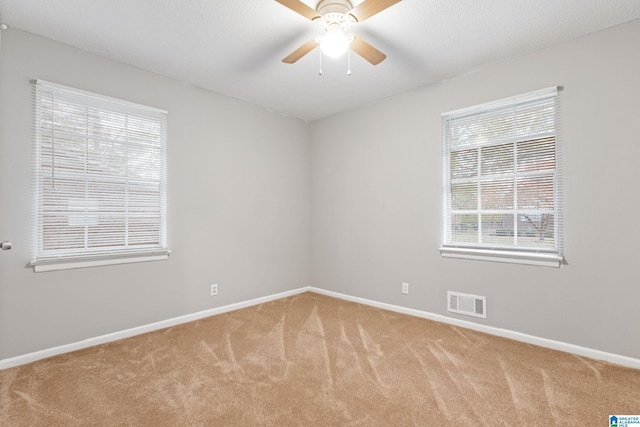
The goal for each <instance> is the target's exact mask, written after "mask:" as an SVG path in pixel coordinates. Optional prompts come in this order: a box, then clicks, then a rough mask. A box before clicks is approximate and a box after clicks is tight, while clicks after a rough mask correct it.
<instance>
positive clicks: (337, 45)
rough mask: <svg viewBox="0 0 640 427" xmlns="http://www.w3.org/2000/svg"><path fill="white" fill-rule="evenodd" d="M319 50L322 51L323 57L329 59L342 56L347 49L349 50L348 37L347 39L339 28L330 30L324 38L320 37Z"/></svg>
mask: <svg viewBox="0 0 640 427" xmlns="http://www.w3.org/2000/svg"><path fill="white" fill-rule="evenodd" d="M320 49H322V53H324V54H325V55H327V56H329V57H331V58H338V57H340V56H342V55H344V53H345V52H346V51H347V49H349V37H347V35H346V34H345V33H344V32H343V31H342V28H340V27H339V26H338V27H337V28H330V29H329V31H327V33H326V34H325V35H324V37H322V41H321V42H320Z"/></svg>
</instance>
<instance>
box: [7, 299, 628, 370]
mask: <svg viewBox="0 0 640 427" xmlns="http://www.w3.org/2000/svg"><path fill="white" fill-rule="evenodd" d="M304 292H314V293H316V294H320V295H326V296H329V297H334V298H339V299H342V300H345V301H351V302H356V303H360V304H364V305H368V306H372V307H377V308H382V309H384V310H390V311H394V312H397V313H402V314H408V315H410V316H416V317H421V318H424V319H429V320H434V321H436V322H442V323H447V324H450V325H454V326H459V327H462V328H467V329H472V330H474V331H479V332H484V333H487V334H490V335H496V336H499V337H503V338H509V339H512V340H514V341H520V342H524V343H527V344H533V345H537V346H540V347H546V348H550V349H553V350H559V351H564V352H566V353H572V354H576V355H579V356H584V357H589V358H591V359H596V360H604V361H606V362H610V363H615V364H617V365H621V366H626V367H629V368H634V369H640V359H635V358H632V357H627V356H622V355H619V354H614V353H608V352H605V351H600V350H595V349H591V348H587V347H581V346H579V345H575V344H569V343H565V342H562V341H555V340H550V339H547V338H541V337H536V336H534V335H528V334H524V333H521V332H516V331H512V330H509V329H502V328H496V327H494V326H487V325H482V324H479V323H474V322H470V321H467V320H460V319H456V318H453V317H448V316H443V315H440V314H435V313H430V312H427V311H422V310H416V309H413V308H407V307H402V306H398V305H393V304H387V303H383V302H378V301H373V300H369V299H366V298H360V297H354V296H351V295H347V294H342V293H339V292H333V291H328V290H326V289H320V288H316V287H313V286H304V287H301V288H298V289H293V290H290V291H285V292H280V293H277V294H272V295H268V296H264V297H260V298H255V299H251V300H247V301H242V302H238V303H234V304H229V305H225V306H222V307H216V308H212V309H209V310H204V311H199V312H196V313H192V314H187V315H184V316H179V317H174V318H172V319H167V320H162V321H159V322H154V323H150V324H148V325H143V326H138V327H135V328H131V329H126V330H123V331H119V332H113V333H110V334H105V335H100V336H97V337H94V338H88V339H86V340H83V341H78V342H75V343H71V344H65V345H61V346H57V347H52V348H49V349H45V350H40V351H36V352H33V353H27V354H24V355H21V356H16V357H11V358H8V359H4V360H0V370H3V369H9V368H13V367H15V366H20V365H26V364H27V363H31V362H35V361H38V360H41V359H46V358H48V357H53V356H57V355H60V354H64V353H70V352H72V351H76V350H82V349H84V348H88V347H93V346H96V345H100V344H106V343H109V342H113V341H117V340H121V339H124V338H129V337H133V336H136V335H140V334H144V333H147V332H153V331H157V330H159V329H165V328H169V327H172V326H177V325H180V324H183V323H188V322H193V321H194V320H200V319H203V318H205V317H209V316H215V315H216V314H222V313H227V312H230V311H234V310H239V309H241V308H247V307H251V306H255V305H259V304H263V303H266V302H270V301H275V300H277V299H281V298H286V297H289V296H293V295H298V294H301V293H304Z"/></svg>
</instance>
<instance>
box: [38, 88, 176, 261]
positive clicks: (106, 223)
mask: <svg viewBox="0 0 640 427" xmlns="http://www.w3.org/2000/svg"><path fill="white" fill-rule="evenodd" d="M33 93H34V96H33V101H34V160H35V165H34V173H35V179H34V185H35V198H34V204H35V209H34V210H35V223H36V227H35V228H36V230H35V240H36V241H35V244H34V247H35V256H34V258H35V259H34V261H32V263H31V265H32V266H33V267H34V271H36V272H38V271H48V270H58V269H65V268H77V267H87V266H95V265H105V264H116V263H128V262H138V261H151V260H159V259H166V258H167V257H168V254H169V251H168V247H167V197H166V193H167V184H166V145H167V138H166V130H167V113H166V112H164V111H161V110H157V109H153V108H150V107H145V106H141V105H136V104H131V103H127V102H124V101H119V100H115V99H111V98H106V97H104V96H100V95H95V94H92V93H87V92H82V91H79V90H75V89H71V88H68V87H64V86H61V85H57V84H53V83H48V82H45V81H42V80H38V81H37V82H35V84H34V91H33Z"/></svg>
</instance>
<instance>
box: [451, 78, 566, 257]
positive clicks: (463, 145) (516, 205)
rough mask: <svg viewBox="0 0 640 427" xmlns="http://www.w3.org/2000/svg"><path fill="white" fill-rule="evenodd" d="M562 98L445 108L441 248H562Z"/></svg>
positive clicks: (538, 96)
mask: <svg viewBox="0 0 640 427" xmlns="http://www.w3.org/2000/svg"><path fill="white" fill-rule="evenodd" d="M558 98H559V97H558V91H557V89H556V88H555V87H554V88H550V89H546V90H542V91H537V92H533V93H530V94H527V95H523V96H519V97H515V98H510V99H507V100H502V101H498V102H495V103H489V104H484V105H480V106H477V107H472V108H468V109H464V110H459V111H455V112H452V113H446V114H443V116H442V132H443V138H442V140H443V173H444V194H443V199H444V200H443V202H444V221H443V223H444V230H443V236H444V239H443V240H444V242H443V245H444V247H461V248H484V249H491V250H518V251H525V252H526V251H532V252H547V253H554V254H558V255H561V254H562V240H561V238H562V215H561V210H560V207H561V182H560V174H559V171H560V168H559V166H560V156H559V154H560V150H559V126H558V113H559V111H558V102H559V99H558Z"/></svg>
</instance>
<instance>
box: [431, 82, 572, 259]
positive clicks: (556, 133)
mask: <svg viewBox="0 0 640 427" xmlns="http://www.w3.org/2000/svg"><path fill="white" fill-rule="evenodd" d="M560 90H561V88H560V87H557V86H554V87H550V88H546V89H542V90H538V91H534V92H529V93H526V94H523V95H518V96H514V97H510V98H505V99H501V100H497V101H493V102H489V103H485V104H480V105H477V106H473V107H469V108H464V109H461V110H456V111H451V112H447V113H443V114H442V160H443V171H442V172H443V191H442V197H443V223H442V246H441V247H440V249H439V250H440V253H441V255H442V257H444V258H462V259H472V260H483V261H496V262H505V263H516V264H527V265H537V266H547V267H560V266H562V265H563V264H564V262H565V261H564V255H563V225H562V224H563V216H562V155H561V132H560V105H559V92H560ZM545 102H551V103H552V104H553V107H554V109H553V132H552V133H550V134H548V135H547V136H546V137H547V138H553V140H554V141H553V142H554V156H555V157H554V162H555V167H554V168H553V169H552V170H546V171H543V172H535V173H532V174H530V175H531V176H551V175H553V208H552V209H551V210H550V211H549V212H551V215H552V216H553V219H554V221H553V238H554V247H553V248H549V247H538V248H534V247H523V246H518V245H517V242H518V236H519V235H518V234H517V233H518V225H517V221H518V219H519V216H520V215H524V214H523V213H522V212H523V211H525V210H526V209H521V208H519V207H518V206H517V200H518V199H517V191H518V190H517V188H516V187H517V183H518V178H523V177H526V176H527V174H525V173H522V174H521V173H519V172H518V168H517V166H518V163H517V162H518V159H517V157H516V156H514V158H513V160H512V161H513V167H512V171H513V172H512V173H510V175H509V174H507V175H504V177H501V176H495V177H491V176H489V177H483V176H482V175H481V173H482V170H481V167H480V166H479V167H478V171H477V172H476V177H475V178H471V179H469V181H470V182H473V181H474V180H475V181H476V182H477V190H475V193H474V194H475V197H476V200H477V209H470V211H469V213H470V215H475V214H477V215H478V221H479V222H478V228H477V233H478V234H477V240H476V241H475V242H462V241H456V240H455V239H453V237H452V234H453V233H452V217H453V215H454V210H453V209H452V181H453V179H452V177H451V174H452V170H451V159H452V155H451V153H452V148H451V145H452V141H451V140H452V139H453V137H452V136H451V134H450V131H451V129H450V124H451V122H452V121H455V120H456V119H460V118H463V119H466V118H468V117H470V118H471V120H475V118H476V117H481V116H483V115H489V114H500V113H506V112H508V111H509V110H510V109H513V110H514V111H515V110H516V109H517V108H519V107H522V106H529V105H531V106H533V107H535V106H536V105H538V103H545ZM514 118H515V114H514ZM470 123H473V122H470ZM516 127H517V124H516V125H514V128H516ZM482 135H483V137H486V138H490V137H494V138H498V136H497V134H495V135H491V134H489V133H486V132H485V133H483V134H482ZM514 135H515V131H514ZM538 138H541V139H540V140H542V139H543V138H542V137H540V136H538V137H536V134H535V133H533V132H532V133H531V134H530V135H529V134H523V135H522V136H513V137H511V138H510V139H506V140H504V141H500V140H499V139H498V140H496V141H494V140H491V139H486V142H484V143H478V144H470V145H469V146H468V147H465V148H458V151H460V152H461V151H463V150H465V149H468V150H474V149H475V150H477V151H478V155H477V157H478V163H479V164H480V161H481V159H480V156H481V152H482V151H481V150H482V149H486V148H488V147H492V146H495V147H499V146H505V147H506V146H508V145H509V144H512V145H513V151H514V152H517V147H518V144H525V143H527V142H532V141H533V142H535V141H538ZM453 151H456V150H453ZM501 160H502V158H501ZM505 177H506V178H505ZM501 179H513V182H514V183H513V190H512V191H513V192H514V196H513V198H514V205H513V206H512V207H511V208H503V209H496V211H501V212H499V213H498V214H499V215H513V216H514V217H513V225H512V228H511V229H510V230H508V231H511V232H512V233H513V234H511V235H512V236H513V237H514V244H513V245H500V244H498V243H496V242H493V243H482V230H481V227H482V223H481V222H480V218H481V216H482V213H483V212H484V213H485V214H492V212H490V211H491V209H488V208H483V206H482V204H481V197H482V191H481V188H482V187H481V184H482V183H483V182H484V183H489V182H491V183H495V182H497V181H500V180H501ZM533 210H534V211H536V210H537V211H538V212H539V214H540V212H542V211H543V209H541V208H538V209H533ZM507 212H508V213H507ZM549 212H546V213H549Z"/></svg>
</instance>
